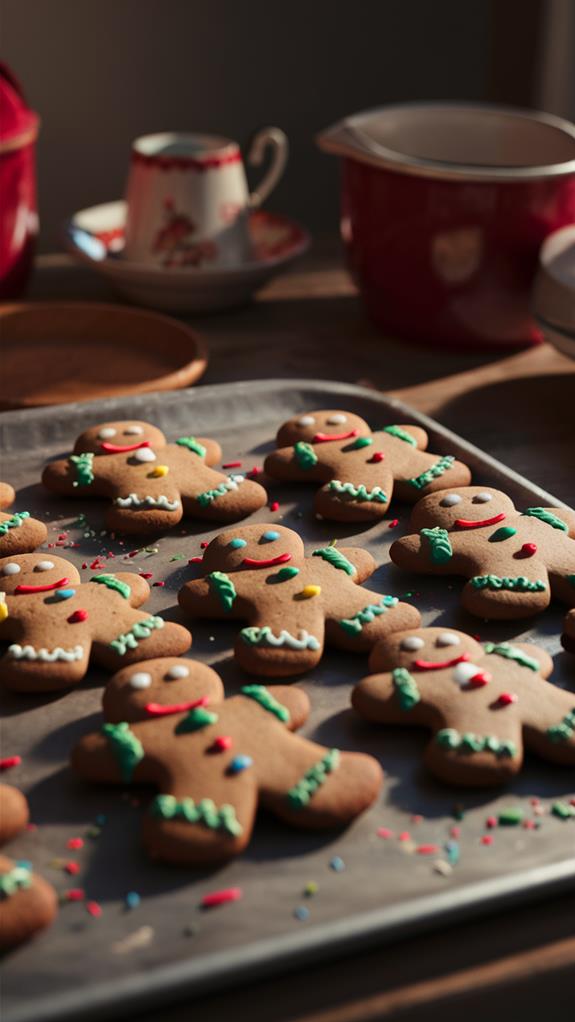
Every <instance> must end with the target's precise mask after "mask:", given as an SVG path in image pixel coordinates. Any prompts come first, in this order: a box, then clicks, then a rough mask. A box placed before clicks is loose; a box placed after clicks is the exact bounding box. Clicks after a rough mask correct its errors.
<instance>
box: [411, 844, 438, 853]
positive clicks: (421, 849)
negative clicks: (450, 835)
mask: <svg viewBox="0 0 575 1022" xmlns="http://www.w3.org/2000/svg"><path fill="white" fill-rule="evenodd" d="M415 850H416V852H417V854H418V855H437V853H438V851H439V845H418V846H417V848H416V849H415Z"/></svg>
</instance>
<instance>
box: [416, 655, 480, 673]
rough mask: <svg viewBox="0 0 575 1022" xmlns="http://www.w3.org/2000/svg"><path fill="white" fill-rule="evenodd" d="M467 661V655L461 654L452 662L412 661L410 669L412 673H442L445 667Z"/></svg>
mask: <svg viewBox="0 0 575 1022" xmlns="http://www.w3.org/2000/svg"><path fill="white" fill-rule="evenodd" d="M466 660H469V653H462V654H461V656H456V657H454V658H453V660H414V661H413V663H412V665H411V666H412V668H413V670H414V671H443V670H444V669H445V668H446V667H456V666H457V664H463V663H465V661H466Z"/></svg>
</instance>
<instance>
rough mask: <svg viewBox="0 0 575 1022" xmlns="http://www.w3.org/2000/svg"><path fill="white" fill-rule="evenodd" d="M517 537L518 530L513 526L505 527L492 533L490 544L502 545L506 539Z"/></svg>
mask: <svg viewBox="0 0 575 1022" xmlns="http://www.w3.org/2000/svg"><path fill="white" fill-rule="evenodd" d="M516 535H517V529H514V528H513V526H512V525H504V526H502V528H501V529H496V530H495V532H492V533H491V535H490V537H489V542H490V543H502V542H503V541H504V540H505V539H511V537H512V536H516Z"/></svg>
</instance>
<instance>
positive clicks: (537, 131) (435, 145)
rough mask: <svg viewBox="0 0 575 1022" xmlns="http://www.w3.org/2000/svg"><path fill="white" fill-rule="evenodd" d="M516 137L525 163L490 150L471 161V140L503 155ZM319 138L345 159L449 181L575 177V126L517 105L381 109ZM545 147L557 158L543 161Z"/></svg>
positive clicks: (428, 105)
mask: <svg viewBox="0 0 575 1022" xmlns="http://www.w3.org/2000/svg"><path fill="white" fill-rule="evenodd" d="M442 122H443V123H442ZM480 127H481V129H482V130H481V131H480ZM374 128H375V135H374V133H373V132H374ZM442 131H443V134H442ZM466 131H468V132H469V133H468V135H467V136H465V132H466ZM410 132H413V135H414V136H415V135H417V136H418V138H419V141H418V143H415V142H414V141H413V139H412V141H411V143H410ZM378 135H379V138H378V137H377V136H378ZM464 136H465V137H464ZM490 136H491V137H490ZM422 137H423V138H424V141H423V142H422V141H421V139H422ZM508 139H509V149H508V153H509V157H510V158H513V159H514V160H518V155H517V150H518V146H519V150H520V153H521V154H523V155H522V156H521V159H520V160H519V162H513V163H504V162H493V163H491V162H488V161H487V160H486V159H485V155H484V154H482V158H481V160H479V161H478V162H475V161H474V160H469V159H468V158H464V155H463V154H464V149H465V146H466V145H467V146H468V147H469V148H470V150H471V151H472V152H473V149H474V147H475V151H477V152H479V149H480V147H481V146H482V145H487V151H488V149H489V146H490V145H491V146H492V152H495V149H496V147H497V144H499V145H500V147H501V149H502V150H505V145H506V142H507V140H508ZM402 141H403V143H404V144H403V145H402V144H401V143H402ZM317 142H318V144H319V146H320V148H322V149H324V150H325V151H326V152H329V153H335V154H336V155H338V156H346V157H349V158H350V159H354V160H359V161H360V162H362V163H368V164H371V165H372V166H376V167H382V168H386V169H388V170H394V171H396V172H399V173H404V174H411V175H415V176H419V177H428V178H435V179H442V180H460V181H461V180H465V181H502V182H503V181H529V180H534V179H541V178H549V177H558V176H565V175H569V174H575V125H573V124H571V123H570V122H569V121H566V120H564V119H563V118H561V117H555V116H554V115H552V114H547V113H542V112H540V111H531V110H522V109H520V108H517V107H501V106H497V105H489V104H482V105H478V104H475V103H464V102H461V103H437V102H423V103H400V104H397V105H394V106H385V107H377V108H374V109H371V110H367V111H365V112H363V113H361V114H356V115H354V116H352V117H348V118H345V119H344V120H342V121H339V122H338V123H337V124H335V125H333V126H332V127H331V128H328V129H327V130H326V131H323V132H321V134H320V135H318V137H317ZM442 146H446V150H447V152H451V157H450V158H449V157H447V158H446V156H445V155H443V156H442V155H440V152H441V147H442ZM424 149H427V151H426V152H424ZM409 150H411V151H409ZM418 150H419V151H418ZM545 152H548V153H549V158H548V159H546V160H545V161H544V162H541V155H542V153H543V154H544V153H545ZM458 154H461V155H460V156H459V158H458ZM531 154H532V156H531V158H528V156H530V155H531ZM466 155H468V154H466Z"/></svg>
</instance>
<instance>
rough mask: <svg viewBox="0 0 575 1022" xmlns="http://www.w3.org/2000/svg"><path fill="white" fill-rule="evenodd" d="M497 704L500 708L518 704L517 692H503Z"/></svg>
mask: <svg viewBox="0 0 575 1022" xmlns="http://www.w3.org/2000/svg"><path fill="white" fill-rule="evenodd" d="M497 702H498V703H499V705H500V706H511V704H512V703H516V702H517V696H516V695H515V692H502V693H501V695H500V696H499V699H498V700H497Z"/></svg>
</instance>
